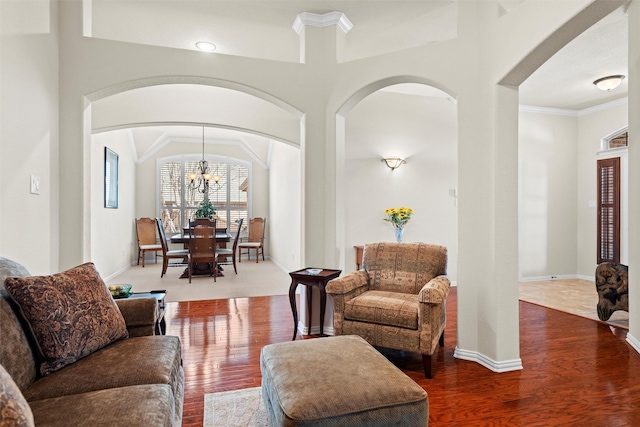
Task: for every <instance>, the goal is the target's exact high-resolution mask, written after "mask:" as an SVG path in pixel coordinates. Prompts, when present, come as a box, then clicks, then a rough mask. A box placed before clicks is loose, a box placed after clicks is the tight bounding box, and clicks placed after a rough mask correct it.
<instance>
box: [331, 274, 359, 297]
mask: <svg viewBox="0 0 640 427" xmlns="http://www.w3.org/2000/svg"><path fill="white" fill-rule="evenodd" d="M368 285H369V275H368V274H367V272H366V271H362V270H360V271H354V272H353V273H349V274H347V275H346V276H342V277H337V278H335V279H333V280H330V281H329V283H327V286H326V291H327V293H328V294H333V295H345V294H348V293H350V292H352V291H354V290H355V289H358V288H361V287H363V286H364V287H367V286H368Z"/></svg>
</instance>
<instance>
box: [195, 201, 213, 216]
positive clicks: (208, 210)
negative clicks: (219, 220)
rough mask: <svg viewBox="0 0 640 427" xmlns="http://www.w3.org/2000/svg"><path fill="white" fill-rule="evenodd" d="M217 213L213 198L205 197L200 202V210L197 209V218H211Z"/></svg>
mask: <svg viewBox="0 0 640 427" xmlns="http://www.w3.org/2000/svg"><path fill="white" fill-rule="evenodd" d="M215 214H216V208H214V207H213V203H211V200H209V199H204V200H203V201H202V202H200V206H199V207H198V210H196V218H209V219H213V216H214V215H215Z"/></svg>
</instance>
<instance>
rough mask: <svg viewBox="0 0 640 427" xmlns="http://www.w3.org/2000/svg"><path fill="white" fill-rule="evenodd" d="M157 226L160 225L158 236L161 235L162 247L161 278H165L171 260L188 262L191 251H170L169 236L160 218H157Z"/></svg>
mask: <svg viewBox="0 0 640 427" xmlns="http://www.w3.org/2000/svg"><path fill="white" fill-rule="evenodd" d="M156 224H157V225H158V234H159V235H160V244H161V245H162V273H161V274H160V277H163V276H164V275H165V274H166V273H167V267H169V260H170V259H182V260H186V259H187V258H188V256H189V249H172V250H170V249H169V244H168V243H167V234H166V233H165V231H164V225H163V224H162V220H161V219H160V218H156Z"/></svg>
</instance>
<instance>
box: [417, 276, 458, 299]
mask: <svg viewBox="0 0 640 427" xmlns="http://www.w3.org/2000/svg"><path fill="white" fill-rule="evenodd" d="M450 287H451V281H449V278H448V277H447V276H436V277H434V278H433V279H431V280H429V282H428V283H427V284H426V285H424V286H423V287H422V289H420V293H418V301H419V302H423V303H430V304H442V303H443V302H444V301H445V300H446V299H447V295H449V289H450Z"/></svg>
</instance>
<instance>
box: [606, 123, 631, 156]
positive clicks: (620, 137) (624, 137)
mask: <svg viewBox="0 0 640 427" xmlns="http://www.w3.org/2000/svg"><path fill="white" fill-rule="evenodd" d="M628 143H629V132H628V128H624V129H621V130H619V131H617V132H615V133H612V134H611V135H609V136H607V137H605V138H603V139H602V150H603V151H606V150H614V149H616V148H626V147H628Z"/></svg>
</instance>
